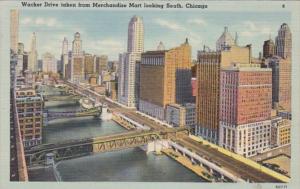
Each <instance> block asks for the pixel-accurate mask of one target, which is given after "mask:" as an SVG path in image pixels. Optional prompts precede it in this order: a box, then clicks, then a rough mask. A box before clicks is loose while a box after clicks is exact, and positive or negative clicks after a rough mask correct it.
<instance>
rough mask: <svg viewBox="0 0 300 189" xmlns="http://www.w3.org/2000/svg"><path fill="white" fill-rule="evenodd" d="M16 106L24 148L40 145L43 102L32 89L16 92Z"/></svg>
mask: <svg viewBox="0 0 300 189" xmlns="http://www.w3.org/2000/svg"><path fill="white" fill-rule="evenodd" d="M16 104H17V111H18V116H19V124H20V130H21V135H22V139H23V143H24V147H30V146H34V145H38V144H41V143H42V125H43V101H42V98H41V97H40V96H38V95H37V94H36V92H35V90H34V89H33V88H22V89H19V90H17V91H16Z"/></svg>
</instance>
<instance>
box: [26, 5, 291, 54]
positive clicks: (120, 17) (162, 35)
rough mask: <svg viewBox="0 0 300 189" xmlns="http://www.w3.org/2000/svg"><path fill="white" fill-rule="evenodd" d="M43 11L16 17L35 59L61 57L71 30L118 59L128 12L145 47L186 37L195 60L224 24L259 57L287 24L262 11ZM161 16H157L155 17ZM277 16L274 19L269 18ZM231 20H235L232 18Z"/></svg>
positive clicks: (88, 47) (90, 49) (87, 46)
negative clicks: (139, 20) (140, 26)
mask: <svg viewBox="0 0 300 189" xmlns="http://www.w3.org/2000/svg"><path fill="white" fill-rule="evenodd" d="M67 13H68V14H66V11H48V12H43V16H41V14H39V13H35V12H34V11H24V12H22V14H21V17H20V41H21V42H23V43H24V44H25V49H26V50H28V49H29V44H30V36H31V33H32V32H36V34H37V43H38V44H37V48H38V53H39V58H40V57H41V55H42V54H44V53H45V52H50V53H52V54H54V55H55V57H56V58H58V59H59V58H60V54H61V48H62V40H63V38H64V37H67V39H68V41H69V50H70V49H71V47H72V40H73V37H74V33H75V32H80V33H81V38H82V41H83V50H84V51H85V52H87V53H92V54H96V55H102V54H107V55H108V56H109V59H110V60H117V59H118V54H119V53H123V52H126V50H127V48H126V47H127V35H128V34H127V32H128V31H127V27H128V23H129V20H130V18H131V17H132V16H133V15H135V14H136V15H140V16H142V17H143V22H144V27H145V48H144V49H145V51H147V50H154V49H156V47H157V44H158V43H159V41H162V42H163V43H164V44H165V46H166V49H169V48H173V47H176V46H178V45H180V44H181V43H183V42H184V40H185V38H186V37H187V38H189V42H190V44H191V45H192V58H193V59H195V58H196V54H197V51H198V50H200V49H202V48H203V45H206V46H209V47H210V48H211V49H215V43H216V40H217V39H218V38H219V36H220V35H221V34H222V32H223V28H224V26H228V28H229V31H230V32H231V34H232V35H233V37H234V32H235V31H237V32H238V34H239V44H240V45H246V44H250V43H251V44H252V46H253V55H254V56H258V52H259V51H261V50H262V44H263V41H264V40H266V39H268V38H269V34H271V35H272V37H273V38H274V37H275V35H277V31H278V29H279V27H280V25H281V24H282V23H283V22H288V21H289V20H288V19H289V16H287V15H283V16H281V17H279V16H278V15H279V14H278V13H274V14H269V13H264V14H265V15H263V17H264V19H263V20H262V15H258V14H257V13H249V14H245V13H222V14H220V15H216V14H209V13H206V14H203V15H200V14H196V13H192V12H186V13H181V14H180V15H178V13H177V12H168V14H165V13H163V12H162V13H160V12H156V13H157V14H156V13H155V14H154V13H153V12H152V13H151V12H144V13H141V12H138V13H133V12H122V14H121V13H110V14H109V13H108V12H107V13H103V12H98V11H96V12H89V11H88V12H86V11H82V12H81V11H79V12H73V11H70V12H68V11H67ZM160 14H162V15H160ZM274 15H277V16H278V17H277V19H273V18H274ZM232 18H234V19H232Z"/></svg>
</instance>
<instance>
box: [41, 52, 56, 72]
mask: <svg viewBox="0 0 300 189" xmlns="http://www.w3.org/2000/svg"><path fill="white" fill-rule="evenodd" d="M42 58H43V59H42V61H43V64H42V65H43V66H42V71H43V72H45V73H50V72H51V73H57V60H56V59H55V57H54V55H52V54H51V53H49V52H46V53H45V54H43V57H42Z"/></svg>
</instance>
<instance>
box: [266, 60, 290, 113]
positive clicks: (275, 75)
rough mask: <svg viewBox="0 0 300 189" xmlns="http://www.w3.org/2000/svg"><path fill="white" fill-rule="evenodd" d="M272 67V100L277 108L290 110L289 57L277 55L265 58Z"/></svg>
mask: <svg viewBox="0 0 300 189" xmlns="http://www.w3.org/2000/svg"><path fill="white" fill-rule="evenodd" d="M266 63H267V64H268V66H269V67H270V68H271V69H272V102H273V107H274V108H276V109H278V110H285V111H288V112H291V89H292V85H291V82H292V78H291V72H292V70H291V68H292V65H291V59H290V58H286V59H283V58H281V57H278V56H274V57H272V58H268V59H266Z"/></svg>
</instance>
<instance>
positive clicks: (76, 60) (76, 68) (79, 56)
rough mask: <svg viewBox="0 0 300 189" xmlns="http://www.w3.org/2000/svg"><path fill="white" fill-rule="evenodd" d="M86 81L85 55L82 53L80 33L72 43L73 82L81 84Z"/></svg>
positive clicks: (77, 33)
mask: <svg viewBox="0 0 300 189" xmlns="http://www.w3.org/2000/svg"><path fill="white" fill-rule="evenodd" d="M83 80H84V55H83V51H82V40H81V39H80V33H79V32H76V33H75V34H74V40H73V42H72V59H71V81H72V82H74V83H79V82H81V81H83Z"/></svg>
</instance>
